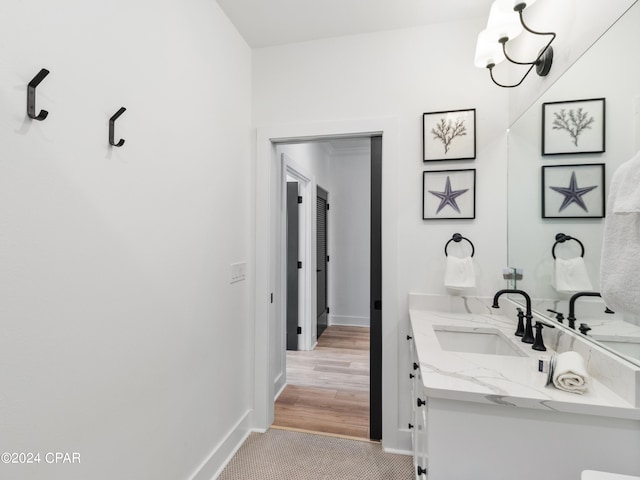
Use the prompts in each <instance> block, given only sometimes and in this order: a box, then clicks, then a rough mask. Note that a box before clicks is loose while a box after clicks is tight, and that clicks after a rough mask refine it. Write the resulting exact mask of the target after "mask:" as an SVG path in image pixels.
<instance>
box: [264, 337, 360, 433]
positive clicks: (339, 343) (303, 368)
mask: <svg viewBox="0 0 640 480" xmlns="http://www.w3.org/2000/svg"><path fill="white" fill-rule="evenodd" d="M274 426H275V427H287V428H294V429H301V430H306V431H312V432H321V433H330V434H337V435H344V436H349V437H357V438H363V439H368V438H369V329H368V328H365V327H343V326H338V325H331V326H329V327H328V328H327V329H326V330H325V332H324V333H323V334H322V336H321V337H320V340H319V341H318V345H317V346H316V348H315V349H314V350H312V351H297V352H295V351H294V352H292V351H289V352H287V386H286V387H285V389H284V390H283V392H282V393H281V394H280V396H279V397H278V399H277V401H276V404H275V421H274Z"/></svg>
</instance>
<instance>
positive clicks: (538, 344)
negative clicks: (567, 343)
mask: <svg viewBox="0 0 640 480" xmlns="http://www.w3.org/2000/svg"><path fill="white" fill-rule="evenodd" d="M543 326H546V327H548V328H556V327H554V326H553V325H550V324H548V323H543V322H536V326H535V327H534V328H535V329H536V339H535V341H534V342H533V345H532V346H531V348H533V349H534V350H538V351H540V352H546V351H547V347H545V346H544V339H543V338H542V327H543Z"/></svg>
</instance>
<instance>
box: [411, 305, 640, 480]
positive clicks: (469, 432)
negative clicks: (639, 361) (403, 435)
mask: <svg viewBox="0 0 640 480" xmlns="http://www.w3.org/2000/svg"><path fill="white" fill-rule="evenodd" d="M442 303H443V302H441V303H440V304H442ZM440 304H439V305H438V306H440ZM468 306H473V305H472V303H471V301H466V303H465V304H464V307H465V308H466V307H468ZM478 310H479V311H480V312H479V313H471V312H470V311H469V310H467V311H466V312H465V311H463V312H462V313H461V312H459V311H454V312H450V311H449V312H447V311H440V310H424V309H416V308H412V309H410V312H409V316H410V332H409V334H408V338H407V344H408V346H407V348H409V351H410V352H411V365H408V370H409V373H408V374H409V375H410V376H411V387H410V388H411V402H412V403H411V421H410V424H411V425H412V427H413V428H411V432H412V433H411V435H412V441H413V451H414V466H415V471H414V474H415V478H416V480H427V479H428V480H478V479H485V478H487V479H489V478H490V479H492V480H503V479H504V480H511V479H514V478H517V479H518V480H540V479H541V478H544V479H545V480H574V479H575V480H578V479H579V478H580V474H581V472H582V471H584V470H601V471H616V472H619V473H623V474H627V475H638V474H640V455H639V454H638V452H640V408H638V406H637V405H636V404H635V403H634V402H631V401H629V399H628V398H626V397H624V396H621V394H620V393H619V392H617V391H614V390H612V389H611V388H609V387H608V386H607V385H605V384H603V383H602V382H601V381H599V379H598V378H597V377H595V376H593V375H592V377H591V383H590V388H589V390H588V392H587V393H585V394H584V395H577V394H574V393H568V392H563V391H560V390H558V389H556V388H554V387H553V386H550V385H547V384H546V374H542V373H540V372H538V370H537V359H538V355H539V353H538V352H535V351H533V350H531V348H530V347H529V346H524V347H523V346H521V345H518V347H519V348H521V349H522V351H523V355H519V356H517V355H516V356H505V355H504V354H502V353H496V354H479V353H470V352H467V351H465V349H464V348H462V350H458V346H457V345H456V348H451V347H444V348H443V346H442V345H441V344H440V343H439V340H438V334H437V332H440V331H453V332H471V333H473V332H479V333H482V334H484V333H486V332H487V331H500V332H502V334H503V336H504V337H505V338H510V337H512V336H513V327H514V325H515V321H514V320H512V319H511V317H512V314H513V315H515V311H514V312H510V313H509V314H508V315H497V314H495V313H493V312H492V311H490V310H489V308H488V307H486V306H484V305H482V304H480V305H479V307H478ZM503 310H506V309H503ZM514 318H515V316H514ZM563 335H564V336H566V335H569V336H570V338H568V339H561V341H558V342H556V343H557V344H558V345H560V344H562V343H563V342H565V343H567V344H570V345H572V346H573V347H574V348H577V343H578V341H580V340H579V337H577V336H573V334H572V333H566V332H565V333H563ZM550 343H551V342H550ZM605 353H606V352H605ZM598 354H599V353H598V352H596V351H591V352H590V354H589V356H586V355H585V358H588V360H589V364H588V367H589V369H590V370H591V372H593V373H598V372H599V371H602V370H603V367H602V366H598V365H597V364H596V363H594V362H595V361H596V360H597V355H598ZM598 361H603V360H602V359H601V360H598ZM615 361H616V362H617V361H618V360H615ZM608 365H612V364H608ZM610 370H611V368H610ZM630 374H633V375H635V376H636V378H637V375H639V374H640V370H637V369H636V368H635V367H633V368H632V370H631V371H630ZM633 383H635V384H636V385H637V384H638V383H637V382H633ZM633 389H634V391H636V390H635V386H633ZM629 398H631V397H629ZM423 402H424V403H423ZM427 471H428V473H426V472H427ZM418 472H420V474H419V473H418Z"/></svg>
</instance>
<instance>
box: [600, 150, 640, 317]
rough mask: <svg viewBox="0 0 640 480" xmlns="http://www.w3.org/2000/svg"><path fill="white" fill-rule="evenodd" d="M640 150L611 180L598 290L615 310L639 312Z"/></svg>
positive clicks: (619, 168) (606, 302) (607, 303)
mask: <svg viewBox="0 0 640 480" xmlns="http://www.w3.org/2000/svg"><path fill="white" fill-rule="evenodd" d="M638 292H640V152H638V153H637V154H636V156H635V157H633V158H632V159H631V160H628V161H627V162H625V163H623V164H622V165H620V166H619V167H618V168H617V170H616V171H615V172H614V174H613V177H612V179H611V187H610V190H609V198H608V200H607V216H606V218H605V221H604V234H603V238H602V256H601V261H600V293H601V294H602V299H603V300H604V302H605V304H606V305H607V306H608V307H609V308H611V309H613V310H615V311H616V312H617V311H624V312H628V313H633V314H636V315H637V314H640V295H638Z"/></svg>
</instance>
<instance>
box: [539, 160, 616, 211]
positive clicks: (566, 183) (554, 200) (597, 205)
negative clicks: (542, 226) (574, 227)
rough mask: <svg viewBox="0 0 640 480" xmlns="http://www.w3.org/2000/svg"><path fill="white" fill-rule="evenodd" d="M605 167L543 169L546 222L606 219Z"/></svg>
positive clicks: (601, 164)
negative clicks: (564, 219)
mask: <svg viewBox="0 0 640 480" xmlns="http://www.w3.org/2000/svg"><path fill="white" fill-rule="evenodd" d="M604 185H605V184H604V163H591V164H581V165H545V166H543V167H542V218H603V217H604V214H605V207H604V202H605V192H604Z"/></svg>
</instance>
